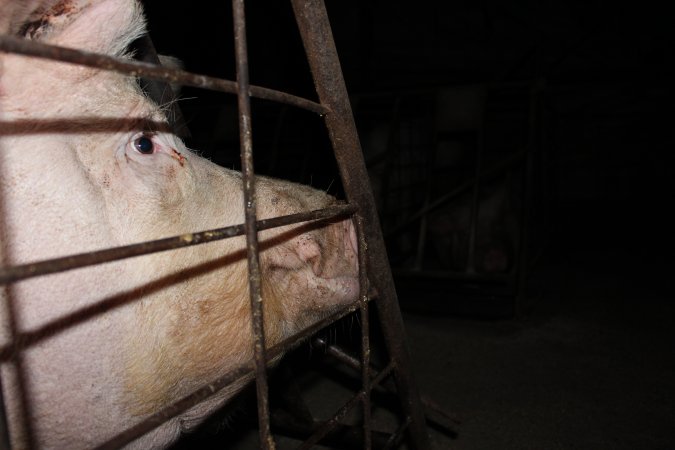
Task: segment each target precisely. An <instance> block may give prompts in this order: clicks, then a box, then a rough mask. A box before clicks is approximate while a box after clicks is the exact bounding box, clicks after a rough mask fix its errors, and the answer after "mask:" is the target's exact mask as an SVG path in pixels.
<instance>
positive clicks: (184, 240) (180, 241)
mask: <svg viewBox="0 0 675 450" xmlns="http://www.w3.org/2000/svg"><path fill="white" fill-rule="evenodd" d="M355 211H356V207H355V206H354V205H337V206H331V207H328V208H324V209H317V210H315V211H309V212H305V213H297V214H290V215H288V216H280V217H273V218H270V219H263V220H258V221H257V222H256V229H257V230H258V231H262V230H267V229H270V228H276V227H280V226H284V225H289V224H293V223H301V222H308V226H309V225H311V224H312V223H319V222H323V221H328V220H331V219H335V218H340V217H345V216H348V215H350V214H353V213H354V212H355ZM310 221H312V222H310ZM315 221H316V222H315ZM243 234H244V225H243V224H239V225H232V226H229V227H224V228H216V229H213V230H208V231H201V232H198V233H187V234H181V235H180V236H173V237H168V238H163V239H157V240H154V241H147V242H140V243H138V244H130V245H125V246H122V247H113V248H109V249H105V250H97V251H94V252H88V253H79V254H75V255H69V256H63V257H60V258H53V259H47V260H44V261H38V262H34V263H27V264H21V265H17V266H13V267H6V268H1V269H0V285H3V284H7V283H11V282H14V281H19V280H24V279H26V278H32V277H37V276H40V275H47V274H50V273H56V272H64V271H66V270H72V269H78V268H82V267H87V266H93V265H95V264H100V263H106V262H112V261H117V260H120V259H124V258H131V257H134V256H142V255H147V254H150V253H157V252H162V251H166V250H172V249H177V248H182V247H189V246H192V245H199V244H205V243H207V242H213V241H218V240H221V239H227V238H231V237H235V236H241V235H243Z"/></svg>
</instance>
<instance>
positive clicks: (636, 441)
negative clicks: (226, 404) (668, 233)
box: [182, 221, 675, 450]
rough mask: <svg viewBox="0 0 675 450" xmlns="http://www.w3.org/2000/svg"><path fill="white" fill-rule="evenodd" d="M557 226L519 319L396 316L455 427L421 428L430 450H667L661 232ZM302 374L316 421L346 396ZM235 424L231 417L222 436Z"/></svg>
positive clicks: (245, 444) (670, 355)
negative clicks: (630, 234)
mask: <svg viewBox="0 0 675 450" xmlns="http://www.w3.org/2000/svg"><path fill="white" fill-rule="evenodd" d="M589 223H591V225H589ZM561 225H562V226H561V227H560V228H559V230H566V232H565V233H562V232H560V231H558V232H556V233H554V235H553V236H552V237H553V239H552V240H551V242H555V244H554V245H552V246H550V247H549V248H548V251H547V252H546V254H545V255H546V256H545V257H544V258H543V259H542V260H540V261H539V262H538V264H537V266H536V268H535V269H534V270H533V271H532V273H531V276H530V279H529V283H528V289H527V291H526V295H527V298H528V300H529V303H530V304H531V305H532V307H531V309H530V310H529V311H528V312H526V313H525V314H522V315H520V316H519V317H517V318H515V319H485V318H480V317H472V318H467V317H458V316H455V315H447V314H430V315H422V314H412V313H405V314H404V319H405V324H406V329H407V335H408V343H409V346H410V349H411V354H412V359H413V367H414V370H415V374H416V377H417V380H418V382H419V386H420V388H421V390H422V391H423V393H424V394H426V395H427V396H429V397H430V398H432V399H434V400H435V401H436V402H437V403H438V404H440V405H441V406H443V407H444V408H445V410H447V411H448V412H450V413H452V414H453V415H455V416H456V417H457V418H458V419H459V420H460V422H461V423H460V424H459V425H456V426H455V430H456V435H455V436H448V435H446V434H443V433H440V432H438V431H437V430H435V429H430V433H431V437H432V441H433V444H434V446H435V448H436V449H461V450H473V449H476V450H478V449H480V450H486V449H488V450H489V449H499V450H509V449H513V450H528V449H533V450H534V449H536V450H547V449H551V450H557V449H565V450H576V449H580V450H597V449H611V450H623V449H625V450H629V449H630V450H636V449H640V450H659V449H661V450H667V449H675V403H674V402H675V326H673V320H674V319H675V306H674V302H673V294H672V292H673V290H672V287H673V285H672V284H673V283H672V281H670V280H671V273H670V272H671V267H670V266H669V261H668V257H669V254H668V253H667V252H666V251H663V246H662V245H661V244H662V243H663V241H662V238H661V236H663V234H654V235H653V236H651V237H650V236H647V239H646V240H644V239H643V240H642V241H639V240H637V239H626V236H627V235H626V234H625V233H626V232H627V231H629V229H631V227H622V228H620V229H618V228H615V229H612V230H611V231H608V230H609V229H608V228H607V225H608V223H607V222H595V224H594V225H593V222H587V223H584V224H582V223H581V222H580V221H579V222H578V223H574V222H570V223H567V224H561ZM643 236H644V235H643ZM448 301H452V299H448ZM299 378H300V380H299V383H300V384H301V385H302V387H303V388H306V389H307V392H308V395H307V399H306V400H307V404H308V406H309V407H310V408H311V409H312V410H313V411H314V412H315V413H316V415H317V416H319V417H321V415H322V414H323V413H324V411H326V412H325V414H328V412H327V411H333V409H331V408H333V407H335V406H336V405H340V404H341V402H342V401H343V398H346V397H345V396H346V395H348V393H347V392H346V391H345V389H344V388H342V387H339V386H338V387H336V383H334V380H326V379H322V378H321V377H320V376H317V375H316V374H315V375H308V374H303V375H301V376H300V377H299ZM343 391H345V392H343ZM376 414H377V416H378V418H380V417H384V419H382V420H384V421H385V422H386V421H387V420H388V419H387V418H386V417H385V416H381V415H380V413H379V412H376ZM243 415H244V416H245V414H243ZM240 416H242V414H240ZM250 417H251V416H250V415H249V418H250ZM244 422H246V421H244ZM249 422H250V421H249ZM242 426H243V425H241V424H240V423H238V422H237V421H236V420H235V421H231V422H230V433H231V432H232V431H233V430H234V431H236V430H240V429H241V427H242ZM235 434H236V435H237V442H236V443H235V442H234V440H232V437H226V438H225V439H226V442H228V445H227V446H226V448H236V449H249V448H257V437H256V435H255V432H253V433H251V432H248V433H246V432H242V431H237V432H236V433H235ZM219 442H220V444H219V448H222V442H223V441H222V440H220V441H219ZM278 444H279V445H278V447H279V448H295V446H296V444H297V442H295V441H292V440H289V439H284V438H282V439H280V440H279V441H278ZM182 448H196V447H194V442H192V443H190V442H189V441H188V443H187V444H186V446H184V447H182ZM200 448H206V447H205V446H201V444H200ZM214 448H215V447H214Z"/></svg>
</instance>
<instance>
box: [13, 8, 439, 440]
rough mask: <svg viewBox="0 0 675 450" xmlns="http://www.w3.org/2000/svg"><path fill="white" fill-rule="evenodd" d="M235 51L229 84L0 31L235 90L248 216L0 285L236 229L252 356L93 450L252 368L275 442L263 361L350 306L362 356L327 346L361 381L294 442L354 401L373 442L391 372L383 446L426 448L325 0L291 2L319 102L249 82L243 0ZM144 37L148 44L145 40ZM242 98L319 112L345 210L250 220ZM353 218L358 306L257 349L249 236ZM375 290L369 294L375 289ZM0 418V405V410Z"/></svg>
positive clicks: (321, 430)
mask: <svg viewBox="0 0 675 450" xmlns="http://www.w3.org/2000/svg"><path fill="white" fill-rule="evenodd" d="M232 4H233V12H234V30H235V47H236V51H235V55H236V73H237V82H234V81H228V80H223V79H217V78H210V77H206V76H202V75H196V74H191V73H187V72H184V71H181V70H176V69H169V68H165V67H161V66H157V65H155V64H152V63H148V62H130V61H127V60H119V59H115V58H112V57H109V56H105V55H96V54H91V53H85V52H80V51H77V50H70V49H64V48H58V47H53V46H49V45H44V44H39V43H36V42H31V41H25V40H22V39H17V38H13V37H9V36H0V50H2V51H4V52H14V53H21V54H24V55H30V56H35V57H40V58H47V59H53V60H61V61H66V62H70V63H74V64H80V65H84V66H89V67H95V68H101V69H105V70H112V71H117V72H122V73H125V74H133V75H135V76H139V77H143V78H146V79H150V80H156V81H160V82H172V83H179V84H183V85H189V86H194V87H200V88H205V89H211V90H217V91H222V92H227V93H233V94H236V95H237V96H238V108H239V127H240V146H241V158H242V172H243V177H244V198H245V217H246V221H245V223H244V224H242V225H237V226H232V227H227V228H222V229H219V230H215V231H214V230H211V231H208V232H196V233H193V234H191V235H182V236H176V237H172V238H166V239H161V240H156V241H151V242H144V243H140V244H134V245H129V246H125V247H118V248H111V249H106V250H102V251H96V252H92V253H86V254H79V255H73V256H68V257H63V258H57V259H52V260H47V261H42V262H37V263H34V264H25V265H19V266H14V267H4V268H2V269H0V284H8V283H13V282H16V281H19V280H23V279H27V278H30V277H36V276H41V275H46V274H50V273H55V272H61V271H66V270H71V269H75V268H79V267H85V266H90V265H94V264H100V263H104V262H109V261H115V260H120V259H124V258H129V257H133V256H138V255H144V254H149V253H153V252H159V251H164V250H169V249H175V248H180V247H185V246H190V245H197V244H201V243H205V242H210V241H214V240H218V239H225V238H228V237H232V236H237V235H245V236H246V242H247V258H248V267H249V287H250V295H251V308H252V316H253V328H254V361H250V362H249V363H248V364H247V365H245V366H244V367H240V368H238V369H236V370H235V371H233V372H230V373H227V374H225V375H223V376H222V377H221V378H219V379H218V380H215V381H214V382H212V383H210V384H209V385H207V386H204V387H203V388H202V389H199V390H198V391H195V392H194V393H193V394H191V395H189V396H188V397H185V398H183V399H182V400H180V401H179V402H177V403H175V404H173V405H171V406H169V407H168V408H166V409H164V410H163V411H161V412H159V413H157V414H155V415H153V416H152V417H150V418H148V419H147V420H144V421H143V422H142V423H140V424H138V425H136V426H134V427H132V428H130V429H128V430H124V431H121V432H120V433H119V434H118V435H117V436H116V437H115V438H113V439H112V440H110V441H109V442H107V443H106V444H104V445H103V446H102V447H101V448H118V447H120V446H123V445H124V444H126V443H129V442H131V441H133V440H134V439H135V438H137V437H139V436H141V435H143V434H144V433H146V432H148V431H150V430H152V429H154V428H155V427H157V426H158V425H159V424H161V423H163V422H164V421H166V420H167V419H169V418H171V417H173V416H175V415H177V414H179V413H181V412H182V411H185V410H187V409H188V408H190V407H191V406H193V405H195V404H197V403H199V402H200V401H202V400H204V399H205V398H207V397H208V396H209V395H210V394H212V393H213V392H214V391H216V390H218V389H220V388H222V387H224V386H227V385H228V384H230V383H231V382H232V381H234V380H236V379H238V378H240V377H241V376H243V375H244V374H246V373H252V372H254V373H255V378H256V386H257V388H256V389H257V398H258V417H259V438H260V446H261V448H266V449H272V448H274V447H275V443H274V438H273V436H272V433H271V431H270V412H269V405H268V386H267V374H266V362H267V361H269V360H271V359H272V358H274V357H275V356H278V355H279V354H281V353H282V352H284V351H285V350H286V349H288V348H290V347H291V346H293V344H294V343H295V342H297V341H299V340H302V339H304V338H306V337H307V336H309V335H311V334H312V333H314V332H315V331H317V330H318V329H320V328H322V327H324V326H326V325H328V324H330V323H332V322H334V321H335V320H337V319H339V318H340V317H343V316H345V315H347V314H348V313H350V312H353V311H355V310H358V311H359V314H360V323H361V327H362V332H361V336H362V337H361V346H362V349H361V356H360V361H356V360H354V359H350V358H349V356H348V355H344V354H342V353H340V351H339V349H337V348H332V349H331V350H330V351H331V352H332V353H333V354H335V355H337V356H338V357H341V358H342V360H343V361H347V362H348V363H351V364H352V366H354V367H358V368H359V369H360V371H361V378H362V387H361V389H360V390H359V391H358V392H356V393H355V394H354V396H353V397H352V398H351V399H350V400H349V401H348V402H347V403H346V404H344V406H343V407H342V408H340V409H339V410H338V411H337V412H336V413H335V415H334V416H333V417H332V418H331V419H329V420H327V421H325V422H324V423H323V425H322V426H320V427H318V428H317V429H315V430H313V434H312V435H311V436H309V437H308V438H307V440H306V441H305V443H304V444H303V445H302V446H301V447H300V448H310V447H311V446H313V445H314V444H316V443H317V442H319V441H320V440H321V439H322V438H323V437H324V436H325V435H326V434H327V433H329V432H330V430H331V429H334V428H335V427H336V426H339V420H340V418H341V417H343V416H344V415H345V414H346V413H347V412H348V411H349V410H351V409H353V408H356V407H358V406H359V405H360V406H361V408H362V411H363V413H362V414H363V424H362V426H363V435H362V436H363V448H371V446H372V442H371V433H372V430H373V428H372V420H371V400H370V395H371V391H372V390H373V389H374V388H375V387H377V386H378V384H380V382H381V381H382V380H383V379H385V378H386V377H387V376H389V375H391V374H393V376H394V381H395V384H396V389H397V396H398V398H399V400H400V404H401V410H402V411H403V413H404V417H403V418H402V420H401V423H400V425H399V426H398V428H397V429H396V430H394V431H393V432H392V433H391V434H390V437H389V438H388V440H387V443H386V445H385V447H393V446H396V445H398V444H399V443H400V442H401V439H402V437H403V436H405V435H406V434H407V436H408V438H409V439H408V442H409V443H410V446H411V447H412V448H415V449H425V448H429V445H430V444H429V438H428V435H427V430H426V425H425V418H424V412H423V409H422V405H421V401H420V397H419V393H418V390H417V386H416V385H415V381H414V379H413V376H412V372H411V367H410V361H409V354H408V349H407V344H406V341H405V337H404V330H403V323H402V319H401V314H400V311H399V308H398V302H397V297H396V291H395V289H394V284H393V280H392V275H391V270H390V267H389V265H388V262H387V256H386V251H385V246H384V241H383V238H382V234H381V231H380V224H379V220H378V217H377V212H376V208H375V202H374V199H373V194H372V191H371V189H370V186H369V184H368V182H367V180H368V175H367V172H366V168H365V164H364V161H363V157H362V154H361V148H360V143H359V139H358V136H357V133H356V128H355V125H354V121H353V117H352V111H351V106H350V104H349V100H348V97H347V91H346V88H345V85H344V81H343V78H342V72H341V68H340V64H339V61H338V58H337V53H336V49H335V45H334V42H333V38H332V33H331V29H330V24H329V21H328V17H327V14H326V10H325V6H324V3H323V0H291V4H292V7H293V10H294V14H295V18H296V21H297V24H298V27H299V30H300V33H301V36H302V41H303V44H304V47H305V51H306V56H307V60H308V62H309V65H310V68H311V72H312V76H313V79H314V83H315V87H316V91H317V93H318V96H319V103H316V102H313V101H310V100H307V99H303V98H298V97H295V96H292V95H289V94H286V93H283V92H278V91H273V90H270V89H266V88H263V87H258V86H253V85H249V82H248V59H247V45H246V33H245V30H246V21H245V18H244V4H243V0H233V2H232ZM148 42H149V41H148ZM250 96H253V97H258V98H265V99H269V100H274V101H278V102H282V103H285V104H289V105H292V106H295V107H298V108H303V109H306V110H309V111H312V112H314V113H317V114H320V115H322V116H323V117H324V120H325V125H326V127H327V130H328V134H329V137H330V140H331V143H332V146H333V150H334V152H335V157H336V159H337V162H338V165H339V170H340V174H341V178H342V181H343V186H344V190H345V193H346V197H347V200H348V204H347V205H346V206H338V207H332V208H328V209H325V210H319V211H313V212H309V213H301V214H294V215H290V216H284V217H278V218H273V219H267V220H261V221H256V220H255V219H256V215H255V211H256V210H255V202H254V189H255V186H254V182H253V175H254V172H253V162H252V161H253V160H252V143H251V132H250V131H251V129H250V126H251V116H250ZM349 215H351V216H352V217H353V220H354V222H355V224H356V227H357V234H358V236H359V263H360V267H359V271H360V272H359V278H360V284H361V292H360V297H359V301H358V303H357V304H354V305H352V306H351V307H350V308H347V309H346V310H344V311H341V312H339V313H337V314H334V315H333V316H331V317H328V318H326V319H325V320H323V321H321V322H320V323H317V324H316V325H314V326H312V327H311V328H309V329H306V330H304V331H303V332H302V333H300V334H299V335H296V336H294V337H292V338H290V339H288V340H286V341H284V342H282V343H281V344H279V345H277V346H275V347H272V348H268V349H265V347H264V329H263V325H262V301H264V299H262V297H261V287H260V277H261V273H260V267H259V262H258V241H257V232H258V231H261V230H264V229H269V228H272V227H278V226H282V225H286V224H290V223H298V222H303V221H308V220H321V219H324V220H325V219H328V218H335V217H346V216H349ZM373 293H375V294H374V295H373ZM374 296H376V297H377V299H376V300H375V305H376V307H377V310H378V315H379V317H380V322H381V328H382V330H383V336H384V340H385V343H386V347H387V351H388V352H387V353H388V355H389V361H388V363H387V364H386V365H385V367H384V368H382V369H381V370H379V371H375V370H374V369H373V368H372V367H371V362H370V354H371V348H370V341H369V317H368V306H369V302H370V300H371V299H372V298H373V297H374ZM87 314H88V317H90V318H95V317H96V315H97V314H99V311H93V310H92V311H89V312H88V313H87ZM12 339H13V341H12V342H11V343H10V346H9V347H10V348H9V349H7V351H10V352H11V351H15V350H16V351H20V350H21V349H23V348H26V347H27V346H29V345H31V342H35V341H37V340H38V337H36V336H32V335H31V334H30V333H25V334H20V333H19V334H18V335H15V336H13V337H12ZM0 413H2V414H4V405H3V407H2V408H1V409H0ZM0 431H2V432H4V433H3V436H1V437H0V439H1V441H0V442H1V443H0V448H5V447H8V445H9V444H8V442H9V440H8V437H7V430H6V423H5V420H4V415H3V416H2V417H0Z"/></svg>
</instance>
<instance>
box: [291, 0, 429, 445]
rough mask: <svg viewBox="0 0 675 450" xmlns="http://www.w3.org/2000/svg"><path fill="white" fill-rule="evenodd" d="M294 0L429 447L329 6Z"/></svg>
mask: <svg viewBox="0 0 675 450" xmlns="http://www.w3.org/2000/svg"><path fill="white" fill-rule="evenodd" d="M291 3H292V5H293V10H294V12H295V18H296V21H297V23H298V28H299V30H300V34H301V36H302V41H303V45H304V47H305V52H306V53H307V60H308V62H309V66H310V69H311V71H312V76H313V78H314V85H315V88H316V91H317V93H318V95H319V99H320V101H321V104H322V105H324V106H326V107H327V108H328V109H329V110H330V112H329V113H328V114H326V116H325V121H326V126H327V128H328V133H329V136H330V139H331V142H332V144H333V149H334V150H335V157H336V159H337V161H338V166H339V168H340V175H341V178H342V182H343V186H344V188H345V192H346V194H347V198H348V199H349V202H350V203H354V204H356V205H357V206H358V207H359V213H358V215H357V217H361V218H362V219H363V224H364V235H365V236H364V237H365V240H366V242H368V274H369V280H370V281H371V282H372V283H373V285H374V287H375V289H376V290H377V292H378V294H379V297H380V298H379V300H378V301H377V307H378V310H379V312H380V318H381V322H382V330H383V333H384V337H385V342H386V344H387V346H388V350H389V355H390V356H391V358H392V360H393V361H394V362H395V366H396V382H397V387H398V393H399V396H400V399H401V402H402V407H403V408H402V409H403V411H404V412H405V414H407V415H409V416H410V417H411V419H412V423H411V426H410V433H409V435H410V441H411V447H412V448H413V449H427V448H429V447H430V443H429V436H428V434H427V430H426V426H425V422H424V411H423V409H422V405H421V403H420V398H419V393H418V391H417V385H416V384H415V380H414V378H413V375H412V371H411V365H410V357H409V354H408V348H407V344H406V340H405V331H404V328H403V320H402V318H401V312H400V310H399V308H398V300H397V297H396V290H395V288H394V280H393V278H392V275H391V269H390V267H389V263H388V260H387V252H386V248H385V245H384V240H383V238H382V233H381V228H380V221H379V218H378V216H377V209H376V206H375V199H374V198H373V193H372V191H371V189H370V185H369V184H368V172H367V171H366V167H365V164H364V162H363V154H362V152H361V145H360V143H359V139H358V136H357V133H356V126H355V125H354V118H353V115H352V110H351V106H350V104H349V97H348V95H347V89H346V87H345V84H344V79H343V78H342V70H341V68H340V62H339V60H338V56H337V50H336V49H335V43H334V42H333V35H332V32H331V28H330V24H329V22H328V16H327V13H326V8H325V5H324V3H323V1H322V0H291Z"/></svg>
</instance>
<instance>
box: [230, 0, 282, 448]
mask: <svg viewBox="0 0 675 450" xmlns="http://www.w3.org/2000/svg"><path fill="white" fill-rule="evenodd" d="M232 11H233V17H234V46H235V58H236V66H237V105H238V107H239V141H240V148H241V167H242V175H243V182H244V208H245V229H246V249H247V258H248V279H249V290H250V296H251V325H252V328H253V339H254V343H253V347H254V348H253V350H254V359H255V366H256V390H257V395H258V427H259V433H260V448H263V449H268V450H272V449H274V448H275V445H274V440H273V439H272V435H271V433H270V414H269V404H268V386H267V374H266V357H265V330H264V326H263V307H262V294H261V289H260V283H261V275H260V260H259V258H258V256H259V255H258V232H257V228H256V201H255V180H254V172H253V142H252V136H251V100H250V92H249V82H248V55H247V48H246V18H245V15H244V0H232Z"/></svg>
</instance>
